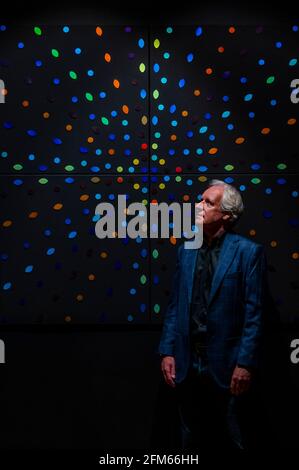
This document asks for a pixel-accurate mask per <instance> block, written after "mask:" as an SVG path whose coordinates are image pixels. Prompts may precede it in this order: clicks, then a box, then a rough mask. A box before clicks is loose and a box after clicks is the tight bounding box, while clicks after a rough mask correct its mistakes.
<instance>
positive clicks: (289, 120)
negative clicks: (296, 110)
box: [288, 118, 297, 126]
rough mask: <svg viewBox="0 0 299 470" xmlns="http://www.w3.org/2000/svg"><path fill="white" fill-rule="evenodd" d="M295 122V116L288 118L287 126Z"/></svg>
mask: <svg viewBox="0 0 299 470" xmlns="http://www.w3.org/2000/svg"><path fill="white" fill-rule="evenodd" d="M296 122H297V119H295V118H290V119H288V124H289V126H293V125H294V124H296Z"/></svg>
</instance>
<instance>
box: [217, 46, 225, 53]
mask: <svg viewBox="0 0 299 470" xmlns="http://www.w3.org/2000/svg"><path fill="white" fill-rule="evenodd" d="M218 52H220V54H221V53H222V52H224V47H223V46H219V47H218Z"/></svg>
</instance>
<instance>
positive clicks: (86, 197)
mask: <svg viewBox="0 0 299 470" xmlns="http://www.w3.org/2000/svg"><path fill="white" fill-rule="evenodd" d="M88 199H89V194H82V195H81V196H80V201H83V202H84V201H88Z"/></svg>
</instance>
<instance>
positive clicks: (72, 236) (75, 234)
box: [68, 231, 77, 238]
mask: <svg viewBox="0 0 299 470" xmlns="http://www.w3.org/2000/svg"><path fill="white" fill-rule="evenodd" d="M76 236H77V232H76V231H73V232H70V233H69V234H68V238H76Z"/></svg>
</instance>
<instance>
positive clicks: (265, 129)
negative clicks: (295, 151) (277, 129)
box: [261, 127, 270, 135]
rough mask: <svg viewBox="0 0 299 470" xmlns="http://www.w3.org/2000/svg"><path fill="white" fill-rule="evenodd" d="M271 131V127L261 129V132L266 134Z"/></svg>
mask: <svg viewBox="0 0 299 470" xmlns="http://www.w3.org/2000/svg"><path fill="white" fill-rule="evenodd" d="M269 132H270V127H264V128H263V129H262V130H261V133H262V134H264V135H266V134H269Z"/></svg>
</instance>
